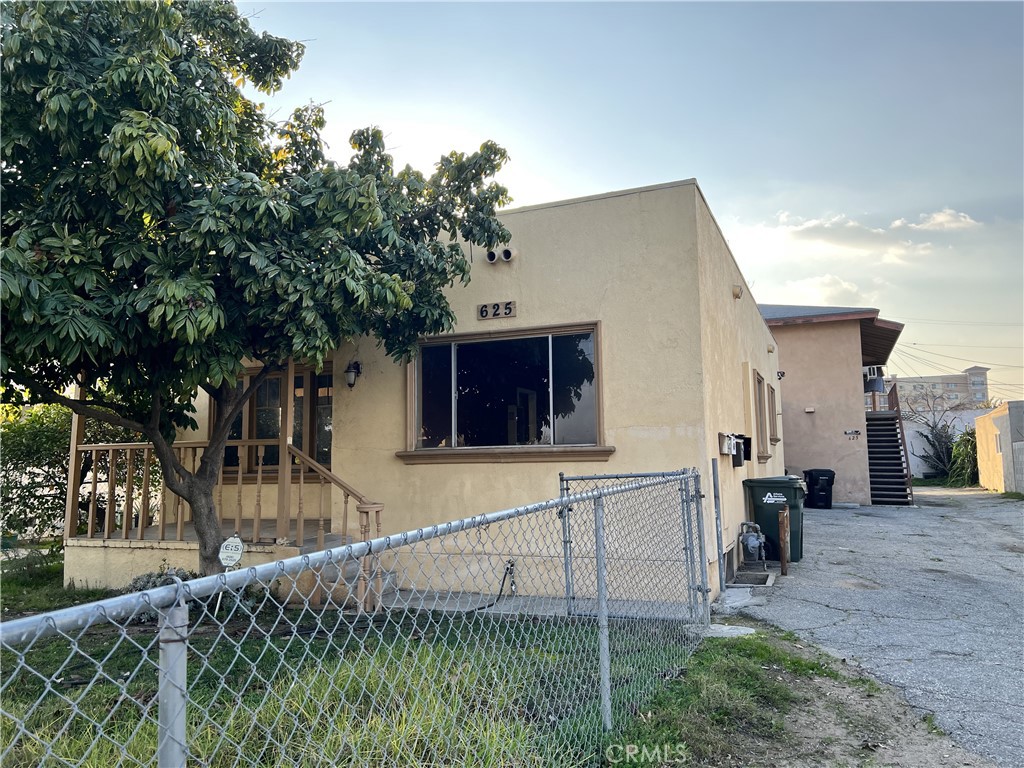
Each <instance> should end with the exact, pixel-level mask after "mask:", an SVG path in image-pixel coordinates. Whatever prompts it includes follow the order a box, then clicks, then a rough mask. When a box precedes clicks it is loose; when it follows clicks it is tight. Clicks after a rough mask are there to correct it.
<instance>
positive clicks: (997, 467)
mask: <svg viewBox="0 0 1024 768" xmlns="http://www.w3.org/2000/svg"><path fill="white" fill-rule="evenodd" d="M974 425H975V429H976V431H977V440H978V477H979V482H980V484H981V485H982V486H983V487H984V488H988V489H989V490H991V491H997V492H999V493H1004V492H1007V491H1017V492H1024V401H1021V400H1014V401H1012V402H1009V403H1003V404H1002V405H1001V406H999V407H998V408H996V409H994V410H992V411H990V412H989V413H987V414H985V415H983V416H979V417H978V418H977V419H975V421H974Z"/></svg>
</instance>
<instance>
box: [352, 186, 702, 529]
mask: <svg viewBox="0 0 1024 768" xmlns="http://www.w3.org/2000/svg"><path fill="white" fill-rule="evenodd" d="M695 194H696V186H695V185H694V184H693V183H681V184H676V185H666V186H664V187H660V188H657V189H646V190H640V191H633V192H627V193H623V194H616V195H609V196H602V197H599V198H588V199H583V200H577V201H567V202H564V203H556V204H552V205H545V206H536V207H531V208H524V209H520V210H517V211H510V212H507V213H505V214H503V215H502V219H503V221H504V222H505V224H506V226H507V227H508V228H509V230H510V231H511V233H512V240H511V243H510V246H511V247H512V248H514V249H515V250H516V251H517V255H516V256H515V258H514V259H513V260H512V261H511V262H508V263H505V262H498V263H496V264H489V263H487V262H486V261H485V260H484V258H483V254H482V253H480V251H479V250H476V251H475V252H474V254H473V266H472V281H471V283H470V284H469V285H468V286H466V287H461V286H457V287H454V288H452V289H451V290H450V291H449V300H450V301H451V303H452V306H453V308H454V309H455V312H456V314H457V316H458V318H459V322H458V324H457V327H456V333H465V332H476V331H500V330H508V329H529V328H534V327H542V326H549V325H557V324H563V323H577V322H585V321H599V323H600V328H599V336H600V338H599V350H598V376H599V377H600V387H601V406H600V407H601V413H602V416H603V424H604V442H605V444H606V445H608V446H613V447H614V448H615V452H614V453H613V454H611V456H610V457H609V458H608V459H607V460H606V461H572V460H568V459H567V460H559V459H557V457H555V460H554V461H533V462H527V463H521V462H515V463H504V462H501V461H499V460H496V461H494V462H489V463H457V464H416V465H406V464H404V462H403V461H402V460H401V459H400V458H398V457H397V456H396V455H395V454H396V452H398V451H401V450H403V449H405V448H406V447H407V420H409V419H412V418H414V415H413V414H412V413H411V412H410V411H409V409H408V408H407V402H408V401H407V386H408V383H407V376H406V371H405V369H404V367H402V366H399V365H396V364H395V363H394V362H392V361H391V360H389V359H388V358H387V357H386V356H385V355H384V353H383V352H382V351H381V350H378V349H376V348H375V346H374V344H373V343H372V342H369V341H363V342H362V343H360V344H359V345H358V346H357V347H350V348H344V349H342V350H341V351H340V352H339V354H337V355H336V356H335V361H336V362H335V366H336V370H335V375H336V376H338V375H339V373H340V371H341V370H343V369H344V367H345V366H346V365H347V364H348V361H349V360H351V359H358V360H360V362H361V363H362V364H363V375H362V376H361V377H360V378H359V380H358V382H357V384H356V386H355V387H354V388H353V389H352V390H351V391H344V390H343V391H340V392H338V393H337V394H336V396H335V410H334V454H333V462H334V466H335V467H336V471H338V472H339V473H340V474H341V476H342V477H344V478H345V479H346V480H347V481H349V482H351V483H352V484H353V485H355V487H357V488H359V489H360V490H362V491H363V492H364V493H368V494H369V495H371V496H372V497H374V498H376V499H378V500H380V501H383V502H384V503H385V504H386V505H387V507H386V510H385V514H384V517H385V524H384V528H385V531H386V532H396V531H400V530H406V529H409V528H417V527H420V526H425V525H429V524H433V523H436V522H440V521H443V520H451V519H455V518H459V517H465V516H469V515H473V514H478V513H481V512H487V511H492V510H498V509H504V508H507V507H511V506H516V505H518V504H522V503H528V502H531V501H537V500H541V499H545V498H551V497H553V496H557V495H558V473H559V471H564V472H566V473H567V474H570V475H571V474H595V473H601V474H606V473H617V472H640V471H663V470H670V469H677V468H680V467H684V466H702V465H704V464H705V462H704V453H705V450H704V443H705V439H704V433H703V430H702V427H701V420H702V413H703V401H702V375H701V368H700V365H699V360H700V323H701V318H700V311H699V301H698V295H697V294H698V285H697V281H696V280H694V279H693V275H694V273H695V270H696V264H697V238H696V233H695V222H694V213H695V206H694V198H695ZM504 301H515V302H516V303H517V317H515V318H508V319H504V318H502V319H496V320H477V318H476V308H477V306H478V305H479V304H482V303H485V302H504ZM695 362H697V364H696V365H695V364H694V363H695Z"/></svg>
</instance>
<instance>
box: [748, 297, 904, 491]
mask: <svg viewBox="0 0 1024 768" xmlns="http://www.w3.org/2000/svg"><path fill="white" fill-rule="evenodd" d="M761 314H762V315H763V316H764V319H765V322H767V324H768V326H769V327H770V328H771V329H772V333H773V334H774V336H775V339H776V341H777V342H778V345H779V367H780V373H781V375H784V376H785V379H784V381H785V394H784V396H783V399H782V428H783V432H784V433H785V435H786V467H787V471H788V472H789V473H790V474H795V475H802V473H803V471H804V470H807V469H831V470H833V471H835V473H836V477H835V485H834V486H833V489H832V497H833V501H834V502H845V503H854V504H910V503H912V499H913V497H912V491H911V488H910V472H909V464H908V461H907V459H908V456H907V449H906V442H905V438H904V436H903V433H902V429H901V424H900V418H899V403H898V402H896V401H893V400H892V399H890V398H889V397H885V398H883V397H881V396H880V394H881V390H882V387H881V386H879V385H881V383H882V380H881V367H882V366H884V365H885V364H886V363H887V362H888V360H889V355H890V354H891V353H892V350H893V347H894V346H895V345H896V341H897V339H899V336H900V333H901V332H902V330H903V325H902V324H900V323H894V322H891V321H889V320H883V319H882V318H880V317H879V316H878V310H877V309H870V308H864V307H814V306H791V305H784V304H762V305H761ZM865 393H869V394H871V393H873V394H871V401H872V403H873V407H872V409H871V410H869V411H865V409H864V396H865ZM891 394H892V395H893V397H895V393H894V392H891Z"/></svg>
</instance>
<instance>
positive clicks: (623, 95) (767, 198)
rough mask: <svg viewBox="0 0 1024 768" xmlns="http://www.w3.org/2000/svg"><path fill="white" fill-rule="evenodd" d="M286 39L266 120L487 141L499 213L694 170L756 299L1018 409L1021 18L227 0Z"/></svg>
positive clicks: (462, 143) (1010, 6) (726, 5)
mask: <svg viewBox="0 0 1024 768" xmlns="http://www.w3.org/2000/svg"><path fill="white" fill-rule="evenodd" d="M238 5H239V8H240V9H241V10H242V12H243V13H244V14H246V15H247V16H249V17H250V22H251V23H252V24H253V26H254V27H255V28H256V29H257V30H261V31H262V30H266V31H268V32H270V33H271V34H275V35H279V36H282V37H287V38H290V39H293V40H301V41H303V42H304V43H305V45H306V53H305V57H304V59H303V64H302V66H301V67H300V69H299V70H298V71H297V72H296V73H295V74H294V75H293V76H292V78H291V79H290V80H289V81H287V82H286V83H285V86H284V88H283V89H282V90H281V91H280V92H279V93H277V94H274V95H273V96H272V97H269V98H268V97H264V96H260V97H259V100H261V101H264V102H265V103H266V105H267V109H268V111H269V112H270V113H271V114H272V115H273V116H274V117H275V119H282V120H283V119H285V118H286V117H287V116H288V114H289V113H290V111H291V110H292V109H294V108H295V107H297V106H300V105H302V104H306V103H309V102H310V101H312V102H315V103H322V104H324V105H325V110H326V114H327V123H328V127H327V130H326V131H325V134H324V136H325V138H326V140H327V142H328V144H329V145H330V151H329V153H328V154H329V156H331V157H332V158H334V159H336V160H338V161H341V162H344V161H345V160H347V158H348V157H349V155H350V154H351V150H350V149H349V147H348V137H349V135H350V134H351V132H352V131H353V130H355V129H357V128H361V127H365V126H368V125H376V126H379V127H380V128H381V129H382V130H383V131H384V133H385V136H386V137H387V143H388V147H389V151H391V153H392V154H393V155H394V157H395V161H396V163H397V165H398V166H399V167H401V166H403V165H404V164H406V163H409V164H411V165H412V166H413V167H415V168H418V169H419V170H421V171H424V172H425V173H429V172H430V171H431V170H432V167H433V164H434V163H435V162H436V161H437V159H438V158H439V157H440V156H441V155H443V154H446V153H447V152H449V151H451V150H453V149H454V150H459V151H466V152H471V151H473V150H475V149H476V148H477V147H479V145H480V144H481V143H482V142H483V141H484V140H487V139H492V140H494V141H496V142H498V143H499V144H501V145H502V146H503V147H505V149H507V150H508V153H509V156H510V158H511V160H510V162H509V164H508V166H507V167H506V168H505V169H504V170H503V171H502V173H501V176H500V177H499V180H500V181H501V182H502V183H503V184H505V185H506V186H507V187H508V188H509V191H510V193H511V195H512V197H513V201H514V202H513V204H512V205H513V207H518V206H523V205H533V204H537V203H545V202H551V201H555V200H563V199H567V198H573V197H579V196H583V195H593V194H601V193H604V192H610V191H613V190H619V189H628V188H633V187H640V186H646V185H650V184H659V183H663V182H669V181H675V180H680V179H688V178H696V179H697V182H698V183H699V184H700V187H701V189H702V190H703V192H704V195H705V197H706V198H707V200H708V203H709V205H710V207H711V210H712V212H713V213H714V215H715V217H716V219H717V221H718V223H719V226H720V227H721V228H722V231H723V233H724V234H725V237H726V240H727V241H728V243H729V246H730V248H731V250H732V252H733V255H734V256H735V258H736V261H737V263H738V264H739V266H740V269H741V270H742V271H743V273H744V275H745V276H746V279H747V282H748V284H749V285H750V288H751V292H752V293H753V295H754V297H755V298H756V299H757V301H759V302H761V303H776V304H810V305H831V306H858V307H875V308H877V309H879V310H880V316H881V317H882V318H884V319H887V320H894V321H897V322H902V323H904V324H905V325H906V328H905V329H904V331H903V333H902V335H901V337H900V342H899V343H898V345H897V347H896V349H895V351H894V353H893V355H892V357H891V358H890V364H889V367H888V372H889V373H890V374H893V373H894V374H897V375H899V376H917V375H934V374H936V373H954V372H959V371H961V370H963V369H964V368H967V367H969V366H971V365H983V366H986V367H989V368H991V371H990V372H989V380H990V393H991V395H992V396H993V397H996V398H1000V399H1004V400H1007V399H1022V398H1024V3H1021V2H996V3H981V2H970V3H953V2H941V3H928V2H912V3H838V2H836V3H832V2H827V3H814V2H790V3H775V2H755V3H743V2H719V3H686V2H678V3H676V2H657V3H586V2H572V3H526V2H523V3H518V2H517V3H484V2H480V3H470V2H464V3H426V2H423V3H340V2H319V3H303V2H289V3H276V2H243V3H239V4H238Z"/></svg>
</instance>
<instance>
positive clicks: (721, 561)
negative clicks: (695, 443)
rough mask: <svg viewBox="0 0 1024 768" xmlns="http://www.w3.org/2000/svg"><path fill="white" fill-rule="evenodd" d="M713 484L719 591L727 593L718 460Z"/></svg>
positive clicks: (712, 476)
mask: <svg viewBox="0 0 1024 768" xmlns="http://www.w3.org/2000/svg"><path fill="white" fill-rule="evenodd" d="M711 483H712V488H713V489H714V492H715V535H716V536H717V537H718V589H719V591H720V592H722V593H724V592H725V545H724V544H723V543H722V497H721V494H720V493H719V491H718V459H717V458H715V459H712V460H711Z"/></svg>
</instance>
